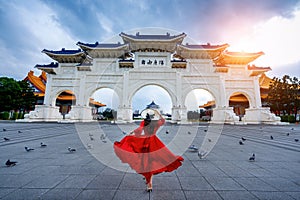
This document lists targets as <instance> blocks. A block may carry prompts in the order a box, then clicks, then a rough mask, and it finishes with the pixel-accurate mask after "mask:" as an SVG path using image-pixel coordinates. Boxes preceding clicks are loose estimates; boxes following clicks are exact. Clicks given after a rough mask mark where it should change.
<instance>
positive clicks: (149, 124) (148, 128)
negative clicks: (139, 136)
mask: <svg viewBox="0 0 300 200" xmlns="http://www.w3.org/2000/svg"><path fill="white" fill-rule="evenodd" d="M156 124H157V120H151V118H150V115H149V114H148V113H147V115H146V118H145V119H144V131H145V134H146V133H148V134H150V135H152V134H153V132H154V128H155V127H156Z"/></svg>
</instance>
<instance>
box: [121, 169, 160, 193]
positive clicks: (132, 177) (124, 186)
mask: <svg viewBox="0 0 300 200" xmlns="http://www.w3.org/2000/svg"><path fill="white" fill-rule="evenodd" d="M156 177H157V176H155V178H156ZM119 189H120V190H128V189H133V190H145V189H146V181H145V180H143V176H142V175H140V174H132V173H126V174H125V176H124V178H123V180H122V183H121V185H120V187H119Z"/></svg>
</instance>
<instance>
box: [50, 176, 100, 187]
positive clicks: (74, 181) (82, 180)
mask: <svg viewBox="0 0 300 200" xmlns="http://www.w3.org/2000/svg"><path fill="white" fill-rule="evenodd" d="M95 176H96V175H85V174H82V175H70V176H68V178H66V179H65V180H64V181H62V182H61V183H60V184H59V185H57V186H56V188H85V187H86V186H87V185H88V184H89V183H90V182H91V181H92V180H93V179H94V178H95Z"/></svg>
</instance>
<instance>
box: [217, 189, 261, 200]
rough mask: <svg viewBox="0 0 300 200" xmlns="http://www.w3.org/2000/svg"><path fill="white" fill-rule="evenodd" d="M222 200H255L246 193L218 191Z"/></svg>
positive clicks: (255, 199)
mask: <svg viewBox="0 0 300 200" xmlns="http://www.w3.org/2000/svg"><path fill="white" fill-rule="evenodd" d="M218 193H219V194H220V195H221V197H222V199H223V200H242V199H245V200H257V199H258V198H257V197H255V196H254V195H253V194H251V193H250V192H248V191H218Z"/></svg>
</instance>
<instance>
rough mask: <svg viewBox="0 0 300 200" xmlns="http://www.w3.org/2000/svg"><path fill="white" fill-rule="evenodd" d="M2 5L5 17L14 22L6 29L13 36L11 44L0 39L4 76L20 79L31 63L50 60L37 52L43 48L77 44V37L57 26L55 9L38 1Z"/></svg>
mask: <svg viewBox="0 0 300 200" xmlns="http://www.w3.org/2000/svg"><path fill="white" fill-rule="evenodd" d="M29 4H30V6H28V5H29ZM5 6H6V10H7V11H6V12H7V17H8V18H7V19H6V20H7V21H9V23H10V24H14V26H10V27H8V28H10V30H6V31H8V33H7V34H12V36H13V37H15V38H13V39H11V41H13V42H15V44H14V43H9V42H7V41H5V40H3V39H1V40H0V43H1V49H0V52H1V60H2V63H1V64H0V70H1V71H2V72H3V73H4V74H3V75H4V76H7V75H9V76H10V75H12V76H13V77H14V78H17V79H22V78H24V77H25V76H26V74H27V72H28V71H29V70H33V67H34V66H35V64H43V62H46V64H47V63H49V62H51V61H52V60H51V59H50V58H48V57H47V56H46V55H44V54H42V53H41V50H43V49H44V48H45V49H49V50H59V49H61V48H67V49H74V48H77V47H76V42H77V41H78V40H77V39H75V38H74V37H73V36H72V35H71V34H70V33H69V31H68V30H67V29H66V28H65V27H62V26H61V24H60V22H59V19H58V18H57V15H56V13H55V11H54V10H52V9H51V8H49V7H48V6H46V5H45V4H43V3H42V2H39V1H34V3H33V2H30V1H29V2H28V1H26V2H25V3H12V2H10V3H7V4H6V5H5ZM8 47H9V48H8ZM8 69H9V70H8Z"/></svg>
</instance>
